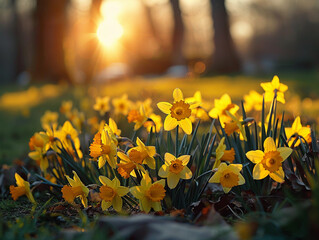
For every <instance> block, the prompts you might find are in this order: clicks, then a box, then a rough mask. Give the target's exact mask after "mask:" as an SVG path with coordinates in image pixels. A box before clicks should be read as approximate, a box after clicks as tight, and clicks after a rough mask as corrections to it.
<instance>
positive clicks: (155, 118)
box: [143, 113, 163, 132]
mask: <svg viewBox="0 0 319 240" xmlns="http://www.w3.org/2000/svg"><path fill="white" fill-rule="evenodd" d="M149 118H150V119H152V121H146V122H145V123H144V125H143V126H144V127H145V128H146V130H147V132H150V131H151V129H152V131H153V132H155V129H156V132H159V131H161V128H162V127H163V123H162V117H161V116H160V115H156V114H154V113H152V114H151V115H150V116H149ZM154 124H155V126H154Z"/></svg>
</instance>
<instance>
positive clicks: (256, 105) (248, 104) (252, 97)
mask: <svg viewBox="0 0 319 240" xmlns="http://www.w3.org/2000/svg"><path fill="white" fill-rule="evenodd" d="M244 100H245V111H246V112H250V111H251V110H253V109H254V110H255V111H261V110H262V105H263V96H262V95H261V94H259V93H258V92H256V91H254V90H252V91H249V94H247V95H245V96H244Z"/></svg>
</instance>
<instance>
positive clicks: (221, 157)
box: [213, 137, 235, 169]
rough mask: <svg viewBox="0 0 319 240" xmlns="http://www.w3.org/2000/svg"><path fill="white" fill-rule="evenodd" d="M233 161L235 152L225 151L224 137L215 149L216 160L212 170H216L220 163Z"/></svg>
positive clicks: (232, 150) (232, 149)
mask: <svg viewBox="0 0 319 240" xmlns="http://www.w3.org/2000/svg"><path fill="white" fill-rule="evenodd" d="M234 160H235V150H234V148H231V149H230V150H226V144H225V137H223V138H222V139H221V140H220V142H219V144H218V146H217V148H216V160H215V163H214V166H213V169H215V168H218V166H219V165H220V163H221V161H227V162H230V163H232V162H233V161H234Z"/></svg>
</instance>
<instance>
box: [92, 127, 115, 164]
mask: <svg viewBox="0 0 319 240" xmlns="http://www.w3.org/2000/svg"><path fill="white" fill-rule="evenodd" d="M116 149H117V148H116V144H115V143H114V141H112V138H111V137H110V135H109V134H108V132H107V131H106V130H103V131H102V132H97V133H96V134H95V136H94V139H93V143H91V145H90V156H91V157H93V160H98V165H99V168H101V167H103V166H104V165H105V163H106V162H108V164H109V165H110V166H111V167H112V168H116V156H117V150H116Z"/></svg>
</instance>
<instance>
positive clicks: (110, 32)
mask: <svg viewBox="0 0 319 240" xmlns="http://www.w3.org/2000/svg"><path fill="white" fill-rule="evenodd" d="M123 32H124V31H123V27H122V25H121V24H120V23H119V22H118V21H117V20H115V19H106V20H104V21H103V22H101V23H100V24H99V26H98V29H97V38H98V39H99V41H100V43H101V44H102V45H103V46H106V47H110V46H112V45H114V44H115V43H116V42H117V41H118V40H119V39H120V38H121V36H122V35H123Z"/></svg>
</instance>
